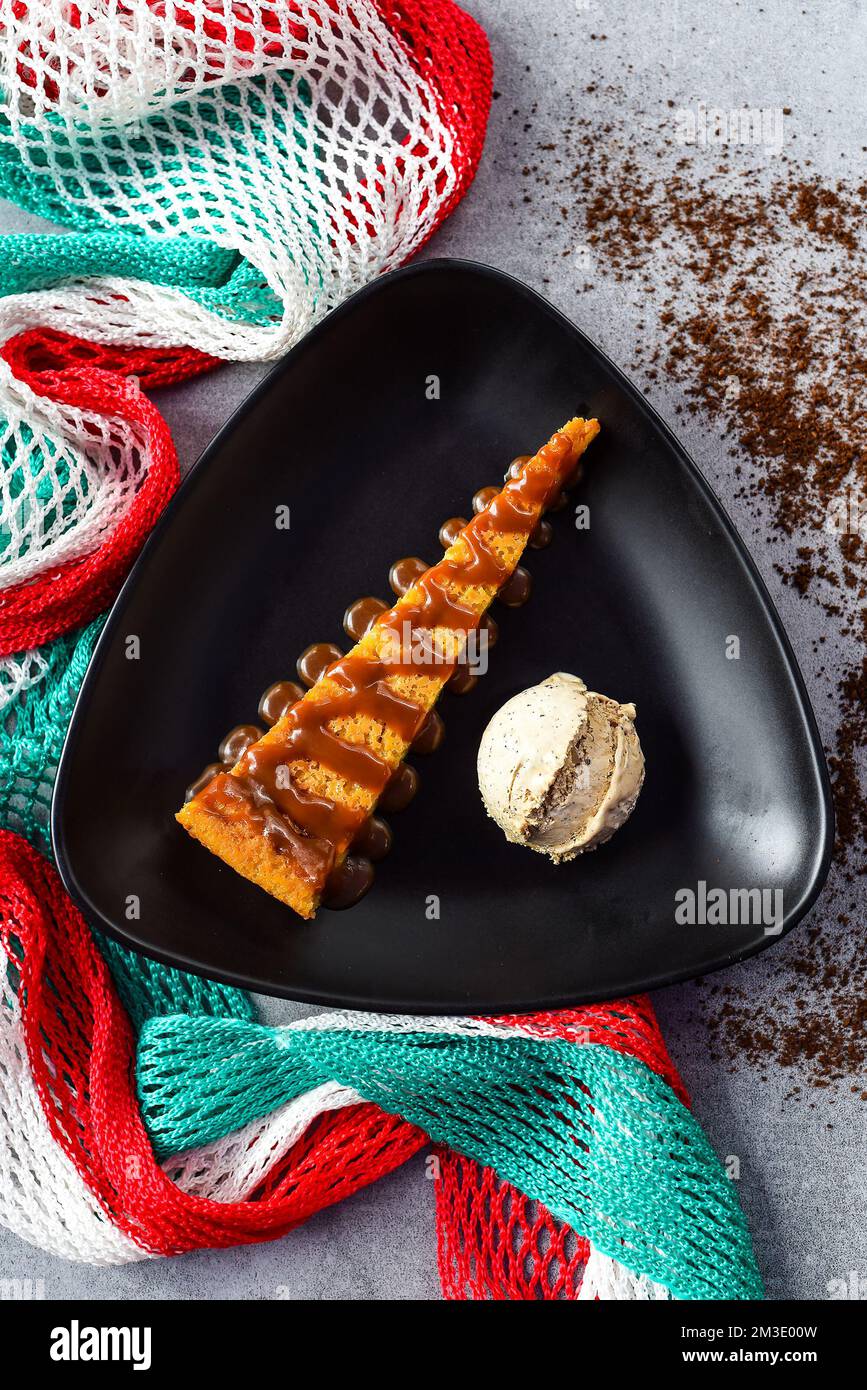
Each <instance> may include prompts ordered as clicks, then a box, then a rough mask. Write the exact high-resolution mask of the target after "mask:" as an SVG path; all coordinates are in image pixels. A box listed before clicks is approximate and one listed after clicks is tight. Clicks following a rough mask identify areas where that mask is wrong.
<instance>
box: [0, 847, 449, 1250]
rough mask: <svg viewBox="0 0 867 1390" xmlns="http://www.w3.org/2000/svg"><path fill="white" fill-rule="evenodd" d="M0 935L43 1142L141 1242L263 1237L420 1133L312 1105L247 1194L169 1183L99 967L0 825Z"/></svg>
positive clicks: (358, 1110) (54, 892)
mask: <svg viewBox="0 0 867 1390" xmlns="http://www.w3.org/2000/svg"><path fill="white" fill-rule="evenodd" d="M0 940H2V943H3V946H4V948H5V950H6V952H7V954H8V956H9V957H10V960H11V961H12V962H14V965H15V967H16V969H17V971H18V973H19V976H20V983H19V999H20V1000H21V1001H22V1015H23V1027H24V1038H25V1044H26V1047H27V1055H28V1060H29V1063H30V1068H31V1072H32V1075H33V1079H34V1083H35V1085H36V1088H37V1091H38V1093H39V1096H40V1099H41V1101H42V1105H43V1108H44V1110H45V1115H46V1118H47V1120H48V1124H49V1127H50V1129H51V1133H52V1135H53V1137H54V1139H55V1141H56V1142H57V1143H58V1144H60V1145H61V1147H62V1148H63V1150H64V1152H65V1153H66V1154H67V1155H68V1157H69V1158H70V1159H71V1160H72V1162H73V1163H74V1164H75V1166H76V1168H77V1169H78V1171H79V1172H80V1173H81V1176H82V1178H83V1179H84V1181H85V1183H86V1184H87V1186H88V1187H89V1188H90V1190H91V1191H92V1192H93V1193H94V1194H95V1196H96V1197H97V1199H98V1200H99V1202H100V1204H101V1205H102V1207H103V1209H104V1210H105V1211H106V1213H107V1214H108V1216H109V1217H110V1219H111V1220H112V1221H113V1222H114V1224H115V1225H116V1226H118V1227H119V1228H120V1229H121V1230H122V1231H124V1232H125V1233H126V1235H128V1236H130V1237H131V1238H132V1239H133V1240H134V1241H136V1242H137V1243H138V1244H139V1245H141V1246H142V1247H143V1248H144V1249H146V1250H151V1251H154V1252H157V1253H160V1254H166V1255H168V1254H182V1253H185V1252H187V1251H190V1250H196V1249H200V1248H202V1247H223V1246H230V1245H237V1244H247V1243H251V1242H255V1241H262V1240H269V1239H272V1238H274V1237H275V1236H279V1235H282V1234H284V1233H285V1232H287V1231H290V1230H292V1228H293V1227H294V1226H297V1225H298V1223H299V1222H301V1221H304V1220H306V1218H307V1217H308V1216H311V1215H312V1214H313V1213H314V1212H317V1211H321V1210H322V1208H323V1207H326V1206H329V1205H331V1204H332V1203H333V1202H336V1201H339V1200H341V1198H343V1197H346V1196H349V1195H350V1193H352V1192H356V1191H358V1189H359V1188H361V1187H364V1186H365V1185H366V1184H367V1183H369V1182H373V1181H374V1180H375V1179H376V1178H379V1177H381V1176H382V1175H383V1174H384V1173H388V1172H391V1171H392V1170H393V1169H394V1168H396V1167H398V1166H399V1165H400V1164H401V1163H403V1162H405V1160H406V1159H407V1158H409V1157H410V1156H411V1155H412V1154H413V1153H415V1152H416V1151H417V1150H418V1149H419V1148H420V1147H421V1146H422V1145H423V1144H424V1143H425V1142H426V1141H425V1137H424V1135H423V1134H421V1132H420V1131H419V1130H416V1129H414V1128H413V1127H412V1126H411V1125H408V1124H405V1123H404V1122H403V1121H401V1120H395V1119H394V1118H392V1117H390V1116H386V1115H383V1114H382V1113H381V1112H379V1111H378V1110H377V1109H376V1107H374V1106H372V1105H360V1106H353V1107H350V1108H348V1109H346V1110H344V1111H339V1112H336V1113H335V1114H333V1115H330V1116H324V1117H323V1118H322V1119H321V1120H320V1121H319V1122H318V1123H317V1124H316V1125H314V1126H311V1129H310V1130H309V1131H308V1133H307V1134H306V1135H305V1137H304V1139H303V1140H302V1141H301V1142H300V1143H299V1144H298V1145H296V1146H295V1147H294V1148H293V1149H292V1151H291V1153H290V1154H289V1155H288V1157H287V1159H286V1161H285V1162H284V1163H283V1164H282V1165H279V1167H278V1169H277V1171H276V1172H274V1173H272V1174H271V1175H270V1176H269V1178H268V1181H267V1183H266V1184H265V1185H264V1186H263V1188H262V1189H261V1190H260V1192H258V1193H257V1194H256V1196H255V1198H254V1200H251V1201H246V1202H227V1203H222V1202H213V1201H209V1200H207V1199H206V1198H202V1197H197V1196H192V1195H190V1194H188V1193H184V1192H182V1191H181V1190H180V1189H179V1188H178V1187H176V1186H175V1184H174V1183H172V1182H171V1180H170V1179H169V1178H168V1177H167V1176H166V1174H165V1173H164V1172H163V1171H162V1169H161V1168H160V1167H158V1165H157V1163H156V1161H155V1160H154V1157H153V1153H152V1151H151V1147H150V1143H149V1141H148V1138H147V1134H146V1133H145V1129H144V1125H143V1123H142V1119H141V1115H140V1113H139V1108H138V1103H137V1099H136V1095H135V1089H134V1061H135V1043H134V1038H133V1033H132V1029H131V1027H130V1024H129V1020H128V1018H127V1017H126V1014H125V1013H124V1010H123V1008H122V1006H121V1003H120V1000H119V998H118V996H117V993H116V991H115V988H114V985H113V983H112V980H111V977H110V975H109V972H108V968H107V966H106V964H105V962H104V961H103V959H102V957H101V955H100V954H99V952H98V951H97V949H96V947H95V945H94V943H93V940H92V938H91V935H90V932H89V931H88V929H87V927H86V925H85V923H84V921H83V919H82V917H81V915H80V913H79V912H78V910H77V909H76V908H75V906H74V905H73V903H72V902H71V901H70V899H69V898H68V897H67V896H66V893H65V892H64V890H63V887H62V885H61V883H60V879H59V877H58V875H57V873H56V871H55V870H54V868H53V867H52V865H50V864H49V863H48V862H47V860H45V859H43V858H42V857H41V855H39V854H37V852H36V851H35V850H34V849H32V848H31V847H30V846H29V845H28V844H27V842H26V841H25V840H22V839H21V837H20V836H17V835H13V834H11V833H10V832H9V831H0Z"/></svg>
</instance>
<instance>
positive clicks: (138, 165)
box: [0, 0, 491, 359]
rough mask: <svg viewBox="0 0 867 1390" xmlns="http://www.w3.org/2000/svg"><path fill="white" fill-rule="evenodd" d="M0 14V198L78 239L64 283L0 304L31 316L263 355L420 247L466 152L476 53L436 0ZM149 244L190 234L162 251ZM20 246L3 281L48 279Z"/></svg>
mask: <svg viewBox="0 0 867 1390" xmlns="http://www.w3.org/2000/svg"><path fill="white" fill-rule="evenodd" d="M13 16H14V18H13V19H11V20H10V22H8V24H6V25H5V26H4V27H3V28H2V30H0V43H2V49H0V65H2V68H3V70H4V72H5V74H6V85H7V91H6V103H5V108H4V111H3V113H2V117H3V118H2V121H0V192H3V193H5V195H6V196H8V197H12V198H14V199H15V200H16V201H18V202H19V203H21V204H23V205H24V206H26V207H28V208H29V209H31V210H32V211H37V212H39V213H41V214H42V215H44V216H46V217H49V218H50V219H52V220H54V221H59V222H63V223H65V224H66V225H68V226H70V227H74V228H76V229H77V230H78V231H79V233H80V234H81V235H80V237H79V238H78V244H77V245H70V246H69V248H68V249H67V248H63V253H62V254H63V274H64V279H65V277H68V276H74V277H78V278H77V279H73V280H72V281H69V280H66V279H65V283H62V284H57V285H56V286H55V287H51V288H40V289H38V290H34V289H32V288H28V297H29V304H28V306H25V307H24V308H23V309H19V306H17V305H16V304H15V303H14V301H15V300H18V299H20V297H21V295H20V293H19V294H15V293H13V294H11V296H10V298H9V300H7V301H6V305H7V310H6V311H7V313H13V312H29V313H33V312H35V313H36V314H37V317H36V318H33V317H31V318H29V319H28V321H27V322H28V323H29V324H33V323H38V322H40V321H47V322H50V323H51V324H52V326H54V327H56V328H61V329H65V330H67V331H69V332H72V333H75V334H77V335H79V336H84V337H87V338H93V339H97V340H100V341H106V342H124V343H129V344H133V343H140V344H144V345H148V346H153V345H158V346H175V345H178V344H186V345H188V346H192V347H195V348H198V349H199V350H201V351H204V352H208V353H213V354H215V355H217V356H221V357H228V358H235V359H238V358H261V357H269V356H270V357H273V356H277V355H279V354H280V353H281V352H284V351H285V350H286V348H287V347H288V346H289V345H290V344H291V343H292V342H293V341H295V340H296V339H297V338H298V337H299V336H300V334H301V333H303V332H304V331H305V330H306V329H307V328H309V326H310V324H311V322H312V321H313V320H314V318H316V317H318V316H319V315H321V314H323V313H325V312H327V310H328V309H329V308H331V307H332V306H333V305H334V304H336V303H337V302H338V301H339V300H340V299H342V298H343V297H345V295H346V294H347V293H348V292H350V291H351V290H353V289H355V288H357V287H358V286H360V285H361V284H363V283H364V282H365V281H366V280H367V279H369V278H370V277H371V276H372V275H374V274H376V273H378V272H380V271H383V270H387V269H389V268H391V267H394V266H397V265H399V264H400V263H401V262H402V261H404V260H405V259H406V258H407V257H408V256H410V255H411V254H412V253H413V252H414V251H415V250H417V249H418V247H419V246H420V245H421V244H422V242H424V241H425V240H426V239H427V237H429V236H430V234H431V232H432V231H433V229H434V228H435V226H436V225H437V224H438V222H439V221H441V219H442V218H443V217H445V216H447V214H448V212H449V211H450V210H451V208H452V207H453V206H454V204H455V202H456V201H457V199H458V198H460V196H461V195H462V193H463V191H464V190H465V188H466V186H467V184H468V183H469V181H470V180H471V178H472V176H473V173H474V171H475V167H476V164H477V162H478V158H479V155H480V153H481V146H482V140H483V137H484V129H485V124H486V120H487V113H488V108H489V104H490V94H491V64H490V56H489V52H488V47H487V43H486V41H485V37H484V35H483V33H482V31H481V30H480V29H479V27H478V26H477V25H476V24H475V22H474V21H473V20H472V19H470V18H469V17H468V16H467V15H466V14H464V13H463V11H461V10H460V9H459V8H458V7H457V6H456V5H454V4H453V3H451V0H424V3H420V0H291V3H289V4H287V5H285V6H280V7H265V6H262V5H259V4H253V5H248V4H241V3H237V2H236V0H184V2H183V3H182V4H180V3H174V2H173V0H105V3H103V4H101V5H100V6H99V7H93V8H90V9H88V10H86V11H82V10H81V8H80V7H78V6H62V7H61V6H57V5H56V4H55V3H53V0H27V4H26V5H23V4H22V5H19V6H16V7H14V11H13ZM94 236H98V237H99V238H100V240H99V241H98V242H94V241H93V240H92V238H93V237H94ZM112 238H115V239H116V238H121V242H119V243H118V244H114V243H113V242H112V240H111V239H112ZM165 238H172V239H184V240H185V241H186V242H190V241H192V242H200V243H203V244H202V245H201V246H199V247H198V248H196V247H195V246H193V247H190V246H188V245H184V246H181V247H179V248H178V250H177V252H176V255H175V257H174V259H172V260H167V259H166V258H165V257H164V256H163V255H162V254H161V252H160V250H159V249H158V248H154V247H153V245H152V243H153V241H155V240H156V241H159V240H161V239H165ZM197 250H198V256H197ZM220 253H222V257H223V259H222V260H221V259H220ZM18 256H19V260H20V264H16V265H15V266H14V267H13V268H12V270H11V271H10V272H9V284H10V286H11V287H12V288H13V289H15V288H16V287H18V288H19V289H23V288H24V287H31V286H34V285H40V286H44V285H45V277H46V273H47V274H48V275H50V274H51V269H50V262H49V263H48V265H47V268H46V266H45V265H44V264H42V263H41V261H40V257H39V255H38V254H27V253H24V252H21V251H19V253H18ZM77 258H80V259H77ZM85 275H86V276H89V277H91V278H89V279H87V280H84V279H82V278H80V277H83V276H85ZM18 326H19V327H24V326H27V324H25V323H19V325H18Z"/></svg>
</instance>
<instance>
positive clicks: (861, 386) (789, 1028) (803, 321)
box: [524, 83, 867, 1096]
mask: <svg viewBox="0 0 867 1390" xmlns="http://www.w3.org/2000/svg"><path fill="white" fill-rule="evenodd" d="M617 97H618V93H617V90H616V89H613V88H611V89H607V90H606V89H601V90H600V88H599V84H596V83H594V84H593V85H591V86H588V87H587V88H586V89H585V91H584V92H582V93H581V94H580V97H578V98H576V99H575V101H574V103H573V109H572V110H571V112H570V113H569V114H567V115H566V116H565V117H564V118H563V120H562V122H561V129H560V132H559V135H558V138H556V139H553V140H551V139H548V140H546V143H545V144H544V145H543V144H539V145H538V146H537V147H536V149H535V150H533V151H530V150H529V149H525V151H524V154H525V157H528V163H527V166H526V182H527V183H528V184H530V185H531V186H532V184H538V185H540V191H541V189H549V190H552V191H554V192H556V193H557V194H559V197H558V199H557V206H558V208H559V216H555V217H552V218H551V225H552V228H553V231H552V232H551V234H550V243H551V245H550V250H551V254H552V255H553V256H563V257H565V256H570V255H574V253H575V248H576V247H578V248H583V252H582V256H583V261H584V266H583V274H582V273H580V272H579V274H578V275H577V276H576V280H575V290H576V293H578V294H583V293H586V292H587V291H588V290H591V289H592V288H593V283H592V280H591V279H590V278H588V277H590V276H595V275H602V276H604V277H606V278H607V279H609V280H612V281H614V282H615V283H617V284H621V285H622V286H623V293H624V297H626V296H627V295H628V296H630V297H631V298H632V299H637V298H638V296H641V297H643V298H644V300H645V304H646V313H645V314H644V315H643V322H642V323H640V324H639V328H640V333H639V335H638V340H637V342H636V344H635V348H634V356H633V360H632V362H631V363H624V364H623V365H625V366H627V368H628V369H630V370H631V374H632V375H633V378H634V379H636V380H637V381H638V382H639V383H641V384H643V385H644V388H645V392H646V393H648V394H650V393H651V392H652V391H653V390H654V384H655V383H659V381H660V380H661V379H663V378H665V379H666V380H667V381H668V383H669V384H670V385H671V386H673V387H675V388H676V390H675V391H674V392H673V394H675V395H676V396H678V397H679V398H680V400H681V402H682V404H680V405H678V406H676V407H675V412H676V413H682V412H684V411H685V412H686V413H688V414H690V415H692V416H694V417H696V419H697V421H706V422H708V423H710V422H713V423H714V424H715V426H716V427H717V428H719V426H720V423H721V424H722V428H723V433H724V436H725V437H726V439H727V440H728V442H729V446H730V447H729V458H730V467H731V472H732V475H733V477H734V479H735V480H736V488H735V496H736V497H738V498H740V499H742V501H743V504H744V506H745V507H746V508H748V510H749V512H750V513H752V514H753V515H754V516H755V518H756V522H757V525H756V528H755V530H756V534H758V535H760V536H761V537H762V541H763V543H764V544H765V545H770V546H771V547H773V546H774V545H779V547H780V553H782V552H783V551H785V559H782V558H781V559H780V560H779V561H778V562H777V564H776V565H775V568H776V570H777V573H778V574H779V576H780V578H781V580H782V582H783V583H784V584H786V585H789V586H791V588H792V589H793V590H794V592H795V593H796V594H797V595H798V596H799V598H800V601H801V602H803V603H804V604H807V605H810V606H812V607H813V608H815V609H817V610H818V611H817V614H816V616H815V618H813V619H812V620H811V622H810V624H809V629H810V630H811V631H813V632H815V633H817V634H818V635H817V636H816V637H815V638H814V640H813V652H814V654H818V653H819V652H821V651H822V650H823V647H822V644H823V643H824V642H825V639H826V637H827V638H828V641H829V643H834V640H835V636H839V641H840V644H841V646H842V644H843V643H844V642H845V647H846V650H847V651H849V652H854V653H855V657H854V659H850V660H849V663H848V664H847V665H845V667H844V669H843V670H842V673H840V672H839V671H837V672H836V674H835V675H833V676H832V675H831V674H830V673H828V672H827V671H826V670H825V668H824V667H823V666H818V667H817V669H816V671H815V672H814V675H815V676H818V677H819V678H820V679H823V680H825V681H827V682H828V684H829V694H830V695H831V696H832V697H833V700H834V702H835V704H836V709H837V719H836V732H835V734H834V737H833V740H832V741H831V742H830V743H829V747H828V749H827V753H828V763H829V768H830V772H831V777H832V782H833V791H834V802H835V811H836V820H837V844H836V855H835V861H836V862H835V866H834V868H833V870H832V876H831V880H830V881H829V885H828V888H827V889H826V891H825V894H824V895H823V898H822V900H821V901H822V907H823V915H824V918H825V921H826V922H828V921H829V920H830V921H831V925H830V926H827V925H817V924H816V922H815V921H812V920H809V919H808V922H807V923H805V924H804V925H802V926H801V927H800V928H799V929H797V930H796V931H795V932H794V933H793V934H792V935H791V936H790V937H789V938H788V939H787V940H786V941H785V942H782V943H780V944H779V945H778V946H775V947H774V949H773V951H771V952H769V953H768V955H767V957H765V961H766V962H767V967H766V973H767V977H768V979H767V988H766V989H765V990H764V991H763V992H762V994H761V997H760V998H759V999H757V996H756V992H755V990H749V991H748V990H746V989H744V988H742V987H741V986H739V985H738V984H737V983H736V982H735V983H731V982H729V981H728V980H727V979H726V977H725V976H721V977H717V978H714V979H712V980H710V979H709V980H705V981H703V982H701V991H702V993H701V998H702V1001H703V1012H704V1013H705V1015H706V1018H707V1021H708V1026H709V1029H710V1034H711V1041H712V1045H713V1047H714V1048H715V1050H716V1051H717V1053H718V1054H719V1056H720V1057H721V1058H723V1059H724V1060H727V1061H728V1063H729V1065H730V1067H731V1069H733V1070H734V1069H736V1068H737V1066H738V1065H739V1064H741V1063H742V1062H743V1061H746V1062H748V1063H750V1064H752V1065H757V1066H762V1065H764V1064H770V1063H773V1062H775V1063H776V1064H777V1065H780V1066H783V1067H787V1068H791V1069H792V1070H793V1073H797V1076H796V1078H795V1079H796V1081H798V1082H801V1081H803V1082H806V1083H807V1084H808V1085H810V1086H813V1087H818V1088H820V1089H824V1088H827V1087H829V1086H831V1087H833V1086H839V1085H843V1084H846V1082H847V1081H848V1082H849V1083H850V1084H851V1089H852V1091H853V1092H854V1093H856V1094H861V1095H867V1092H865V1091H864V1090H863V1089H862V1088H863V1077H864V1072H865V1062H867V1004H865V1000H867V973H865V964H864V956H865V952H864V949H863V927H862V924H861V921H860V919H859V917H858V911H857V907H856V906H855V904H854V901H852V899H854V890H855V888H856V887H857V885H858V882H859V878H860V876H862V875H864V873H865V872H867V859H865V846H867V769H865V750H867V564H865V561H867V416H865V413H864V404H865V399H867V391H865V387H867V234H865V228H867V183H864V182H861V181H858V180H854V179H851V178H850V179H847V178H838V179H835V180H828V179H826V178H823V177H822V176H821V175H820V174H818V173H817V172H816V171H815V170H814V169H813V168H812V167H810V165H809V161H805V162H799V161H798V160H797V159H796V158H795V157H794V156H793V155H792V154H790V153H787V152H786V151H785V150H783V151H782V152H780V153H779V154H777V155H776V156H775V158H774V159H772V160H769V159H767V158H765V157H763V153H762V152H761V151H756V150H750V149H749V148H747V149H744V148H741V147H738V148H732V147H728V146H721V147H706V148H702V149H698V148H694V147H693V148H689V149H688V150H684V148H683V147H678V146H677V145H676V144H675V142H674V139H673V126H672V124H671V117H670V114H667V113H663V114H662V115H661V116H660V114H659V113H655V114H651V115H647V114H644V115H642V113H637V112H636V111H635V110H634V108H633V107H631V106H630V107H629V110H628V116H624V118H623V120H622V121H620V120H613V119H612V118H611V117H610V115H609V116H608V117H607V118H606V116H605V115H601V114H600V110H599V109H595V105H594V104H595V103H596V102H597V101H599V102H600V103H601V109H602V110H605V111H608V112H610V110H611V109H612V108H614V109H618V101H617ZM673 105H674V103H673V102H671V101H670V102H669V103H668V106H669V107H671V106H673ZM619 108H620V109H624V108H623V103H622V102H620V103H619ZM533 156H538V162H536V160H535V158H533ZM547 196H548V198H549V199H550V196H551V195H550V193H549V194H548V195H547ZM538 203H539V199H538V198H537V199H536V205H537V206H538ZM588 326H590V325H588ZM590 327H591V331H592V326H590ZM793 542H794V544H793ZM793 557H794V558H793ZM860 882H861V883H863V879H860ZM832 903H833V904H836V905H837V906H838V907H839V909H840V910H839V911H838V912H837V913H836V918H834V914H833V912H832V914H831V918H830V919H829V917H828V913H829V905H830V904H832ZM736 978H737V977H736V976H734V977H733V979H734V980H735V981H736ZM791 1094H792V1095H795V1096H799V1095H801V1094H802V1091H801V1087H800V1085H797V1084H796V1085H794V1086H793V1090H792V1092H791Z"/></svg>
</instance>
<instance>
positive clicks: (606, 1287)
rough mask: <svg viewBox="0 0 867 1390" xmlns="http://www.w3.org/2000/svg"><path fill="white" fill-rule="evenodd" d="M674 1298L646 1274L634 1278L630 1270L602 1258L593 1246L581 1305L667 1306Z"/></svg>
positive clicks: (607, 1256)
mask: <svg viewBox="0 0 867 1390" xmlns="http://www.w3.org/2000/svg"><path fill="white" fill-rule="evenodd" d="M673 1298H674V1295H673V1294H672V1293H671V1291H670V1289H667V1288H666V1287H665V1285H664V1284H657V1283H654V1281H653V1280H652V1279H648V1277H647V1275H646V1274H634V1273H633V1272H632V1270H631V1269H627V1268H626V1266H625V1265H622V1264H620V1263H619V1261H618V1260H612V1259H611V1257H610V1255H603V1254H602V1252H601V1251H600V1250H597V1249H596V1247H595V1245H591V1246H590V1258H589V1259H588V1261H587V1264H586V1265H585V1267H584V1276H583V1278H582V1280H581V1287H580V1289H579V1290H578V1301H579V1302H582V1301H583V1302H588V1301H593V1300H595V1299H613V1300H616V1301H618V1302H621V1303H622V1302H632V1303H637V1302H642V1303H646V1302H666V1301H669V1300H672V1299H673Z"/></svg>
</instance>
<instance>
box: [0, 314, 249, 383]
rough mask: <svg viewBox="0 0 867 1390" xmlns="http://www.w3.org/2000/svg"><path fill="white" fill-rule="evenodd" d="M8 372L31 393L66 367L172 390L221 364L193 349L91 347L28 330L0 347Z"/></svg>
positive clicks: (40, 330) (43, 330)
mask: <svg viewBox="0 0 867 1390" xmlns="http://www.w3.org/2000/svg"><path fill="white" fill-rule="evenodd" d="M0 353H2V355H3V357H4V358H5V359H6V361H7V362H8V363H9V365H10V367H11V368H12V371H13V372H14V373H15V375H16V376H17V377H18V378H19V379H20V380H22V381H26V382H27V384H28V386H30V387H32V389H33V390H34V391H39V390H40V389H42V387H43V386H44V389H45V390H46V391H49V393H50V381H51V374H52V373H57V372H65V371H66V370H67V369H68V368H70V367H93V368H97V369H98V370H100V371H103V372H120V373H121V375H122V376H130V377H137V378H138V380H139V382H140V384H141V385H142V386H143V387H145V388H146V389H147V390H152V389H153V388H154V387H157V386H172V385H174V383H175V382H178V381H185V380H186V379H187V378H188V377H191V376H197V375H198V374H199V373H200V372H206V371H209V370H210V368H211V367H218V366H220V365H221V360H220V358H218V357H211V356H209V354H208V353H206V352H198V351H197V350H196V349H195V348H188V347H171V348H137V347H125V346H123V345H122V344H118V343H92V342H89V341H88V340H87V339H85V338H76V337H74V336H73V334H71V333H60V332H58V331H57V330H56V329H53V328H30V329H28V330H27V332H26V333H17V334H16V335H15V337H14V338H10V339H9V340H8V342H6V343H4V344H3V347H2V348H0Z"/></svg>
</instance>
